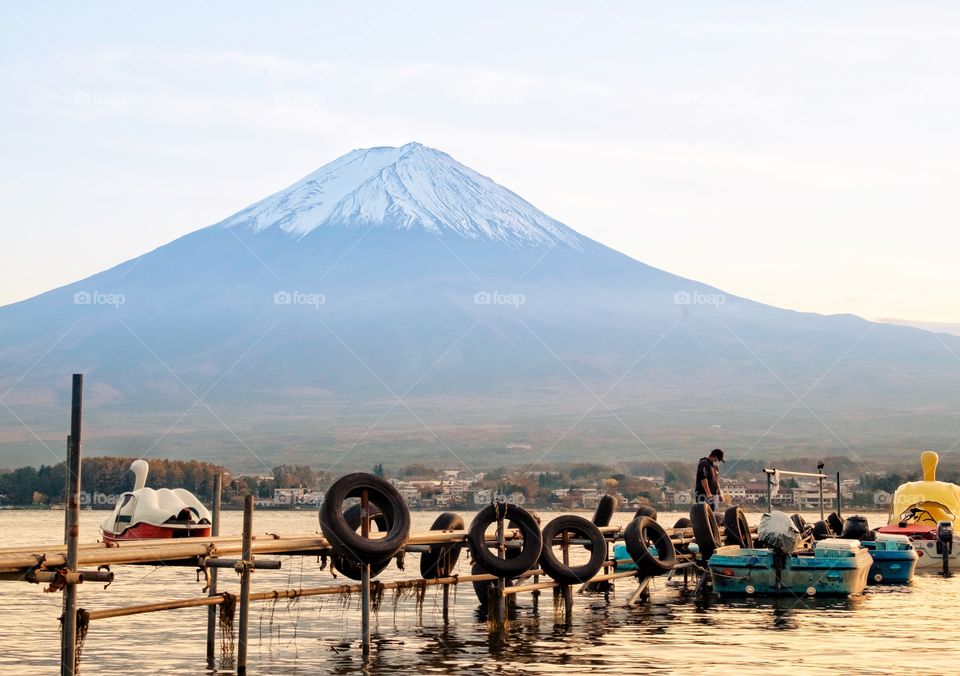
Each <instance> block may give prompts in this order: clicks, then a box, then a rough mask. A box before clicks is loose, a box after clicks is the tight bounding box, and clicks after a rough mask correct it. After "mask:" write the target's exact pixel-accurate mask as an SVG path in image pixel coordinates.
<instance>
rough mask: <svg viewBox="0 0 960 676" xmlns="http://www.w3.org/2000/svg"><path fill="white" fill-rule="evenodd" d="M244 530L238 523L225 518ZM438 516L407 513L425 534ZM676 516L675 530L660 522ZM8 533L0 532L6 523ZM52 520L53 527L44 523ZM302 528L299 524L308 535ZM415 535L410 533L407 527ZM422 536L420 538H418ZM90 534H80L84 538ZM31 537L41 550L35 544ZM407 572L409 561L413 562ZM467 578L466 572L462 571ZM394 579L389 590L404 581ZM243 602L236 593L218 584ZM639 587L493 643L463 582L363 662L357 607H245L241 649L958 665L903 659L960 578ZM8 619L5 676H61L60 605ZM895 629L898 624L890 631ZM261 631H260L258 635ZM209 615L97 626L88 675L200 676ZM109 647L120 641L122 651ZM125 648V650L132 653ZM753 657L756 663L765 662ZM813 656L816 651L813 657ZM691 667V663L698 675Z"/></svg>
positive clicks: (326, 666) (392, 669) (938, 625)
mask: <svg viewBox="0 0 960 676" xmlns="http://www.w3.org/2000/svg"><path fill="white" fill-rule="evenodd" d="M16 516H18V515H5V514H3V513H0V537H7V538H8V539H12V540H16V538H17V537H24V536H23V535H22V533H21V532H20V531H21V530H22V529H21V524H20V522H18V521H16ZM90 516H91V517H92V518H88V515H87V514H86V513H84V514H83V515H82V518H83V519H86V521H82V524H85V525H83V526H82V527H92V528H94V529H95V527H96V523H97V521H98V517H99V515H97V514H96V513H93V514H91V515H90ZM227 516H228V518H231V519H233V518H236V519H237V522H236V523H233V524H232V525H228V530H230V528H233V529H234V530H236V529H237V528H238V527H239V521H238V520H239V515H238V514H235V513H228V514H227ZM434 516H435V515H419V514H418V515H415V518H418V519H419V518H421V517H422V519H423V520H424V521H425V522H426V526H423V524H420V526H423V527H424V528H425V527H427V526H429V523H430V522H431V521H432V518H433V517H434ZM56 517H57V515H55V514H50V515H49V516H47V515H44V514H42V513H34V514H31V518H32V519H35V524H36V525H37V527H39V528H40V529H41V530H42V529H43V528H47V531H48V533H47V535H46V536H45V537H46V539H48V540H52V539H55V538H56V537H57V534H58V533H59V534H60V536H61V537H62V520H61V519H62V515H61V517H60V518H59V519H58V518H56ZM665 518H669V517H665ZM4 519H6V521H4ZM45 519H47V521H45ZM258 519H260V522H259V523H260V524H261V526H260V527H261V528H262V529H263V530H264V531H266V530H273V531H278V532H294V531H309V530H313V529H314V528H315V515H312V514H302V515H300V514H263V515H258ZM297 519H302V523H301V522H298V521H297ZM415 526H416V524H415ZM418 527H419V526H418ZM88 535H89V534H88ZM31 539H35V538H34V536H31ZM302 563H303V565H302V566H301V561H299V560H297V559H293V560H290V561H285V562H284V566H285V568H284V572H281V573H270V572H268V571H264V572H263V573H258V575H257V578H256V580H255V585H257V590H258V591H259V590H263V589H274V588H283V587H284V586H287V585H289V586H298V585H303V586H315V585H319V584H327V583H329V582H330V576H329V571H319V570H316V564H315V562H313V561H309V560H307V561H303V562H302ZM408 567H409V563H408ZM116 572H117V574H118V576H117V581H116V582H115V583H114V584H113V585H111V587H110V589H109V590H106V591H104V590H102V589H100V588H99V587H97V586H95V585H91V586H90V587H89V588H86V587H85V588H83V589H81V591H80V594H81V603H82V605H83V606H84V607H86V608H89V609H98V608H105V607H114V606H118V605H125V604H131V603H143V602H147V601H150V600H157V599H163V598H170V597H174V596H178V595H179V596H182V597H189V596H196V595H198V594H199V593H200V588H201V586H202V585H201V584H199V583H196V581H195V580H194V579H193V576H192V575H191V574H185V570H184V569H165V570H159V571H157V572H156V573H154V574H151V575H150V576H148V577H144V576H143V571H141V570H139V569H137V570H131V569H129V568H128V569H124V568H123V567H118V568H117V571H116ZM468 572H469V567H468V566H467V567H466V568H465V569H463V570H461V573H462V574H466V573H468ZM401 575H402V574H401V573H399V572H398V571H396V570H394V569H391V570H389V571H388V572H386V573H385V574H384V577H385V578H387V577H391V576H392V577H393V578H394V579H395V578H396V577H400V576H401ZM221 580H222V584H223V586H224V588H226V589H228V590H230V591H236V588H235V584H236V582H235V580H233V579H231V577H230V576H226V575H224V576H222V577H221ZM633 589H634V585H633V584H632V583H631V582H628V581H621V582H619V583H618V584H617V586H616V589H615V590H614V591H613V592H612V593H610V594H609V596H604V595H603V594H596V595H583V596H577V598H576V601H575V612H574V616H573V618H572V622H571V623H570V624H569V625H564V624H562V623H561V624H557V623H556V616H555V614H554V608H553V597H552V594H551V592H549V591H546V592H544V594H543V595H542V596H541V597H540V604H539V611H538V612H535V611H534V608H533V603H532V599H531V596H530V595H529V594H522V595H520V597H519V603H518V605H517V606H516V608H514V609H513V610H511V612H510V624H509V626H508V628H507V629H506V631H505V632H503V633H499V634H497V633H493V634H491V632H490V628H489V625H488V623H487V615H486V613H485V612H484V611H483V610H481V609H480V607H479V605H478V603H477V599H476V596H475V594H474V591H473V589H472V587H471V586H470V585H467V584H464V585H462V586H461V587H460V588H459V589H457V590H456V592H455V593H453V594H451V597H452V598H451V612H450V622H449V623H447V624H444V622H443V619H442V613H441V609H442V603H441V596H440V594H439V593H434V592H431V593H429V594H428V596H427V598H426V602H425V604H424V606H423V609H422V610H423V612H422V614H421V613H420V612H419V611H418V610H417V609H416V607H415V604H414V601H413V600H412V599H402V600H400V601H399V602H397V603H396V604H394V599H393V597H392V596H390V597H388V598H386V599H384V603H383V606H382V608H381V609H380V612H379V613H378V614H377V615H376V616H375V618H374V619H375V621H374V623H373V633H372V640H373V650H372V654H371V656H370V657H369V658H368V659H366V660H365V659H364V658H363V656H362V654H361V650H360V643H359V640H358V637H359V629H360V628H359V612H358V610H357V605H356V602H355V599H354V600H341V599H334V598H326V599H316V600H310V599H307V598H304V599H301V600H299V602H298V603H297V604H291V605H287V604H285V603H284V602H281V603H280V604H278V605H276V606H274V607H271V606H270V605H269V604H256V605H255V606H253V612H254V615H253V617H252V622H251V626H252V630H253V631H252V633H251V637H250V660H251V663H250V670H251V672H252V673H284V674H310V675H314V674H356V673H367V674H395V673H417V674H422V675H427V674H434V673H451V672H456V673H469V674H485V673H526V674H552V673H557V672H559V671H563V672H565V673H575V672H584V671H589V672H592V673H607V672H617V673H637V672H651V673H685V672H690V671H694V670H700V665H699V663H698V662H697V661H696V660H697V657H696V655H694V656H693V657H691V656H692V655H693V653H692V652H691V649H690V648H691V646H694V645H696V646H698V647H699V650H698V651H696V654H697V655H700V656H703V655H708V656H709V660H710V664H711V666H710V668H709V669H708V670H713V671H716V672H717V673H730V672H734V671H735V672H736V673H738V674H744V675H747V676H751V675H763V676H768V675H769V674H770V673H771V671H776V670H777V669H778V668H782V666H783V664H785V663H789V664H791V665H792V666H793V667H795V668H796V669H797V670H798V671H802V672H803V673H804V674H806V673H814V674H831V675H832V676H835V674H836V672H837V665H838V664H842V665H844V666H843V672H844V673H854V672H855V671H856V669H858V668H860V669H863V670H865V671H870V670H871V669H870V668H869V667H870V665H866V664H863V663H862V662H863V660H862V656H863V655H867V654H869V655H870V656H871V665H872V668H874V670H875V666H876V665H878V664H882V665H883V668H884V670H885V671H887V672H890V673H899V672H906V671H908V670H909V671H910V672H914V671H917V670H918V666H917V665H918V664H919V665H922V667H921V668H919V670H920V671H924V672H937V673H953V672H955V671H956V664H957V663H958V661H960V647H958V645H957V644H956V642H955V641H945V642H941V641H929V642H913V643H911V646H910V651H905V650H903V648H902V646H903V634H904V629H903V628H904V627H909V633H910V635H911V636H912V635H918V636H941V635H943V633H944V627H945V626H952V625H951V624H949V623H950V622H951V621H952V618H953V616H954V615H955V614H956V611H955V608H956V604H957V601H958V600H960V578H953V579H943V578H940V577H937V576H923V577H918V579H917V581H916V582H915V584H914V585H913V586H910V587H871V588H869V589H868V590H867V593H865V594H864V595H863V596H861V597H858V598H854V599H849V600H846V599H828V598H782V599H770V598H753V599H712V598H707V599H705V598H701V597H698V596H694V595H692V594H691V590H690V588H687V589H684V588H683V586H682V585H681V584H679V581H678V583H677V584H668V583H667V582H666V581H665V580H658V581H657V582H656V584H655V585H654V586H653V588H652V600H651V602H649V603H645V604H641V605H639V606H634V607H630V608H627V607H626V600H627V598H628V597H629V595H630V592H631V591H632V590H633ZM0 594H2V596H0V603H2V607H3V610H4V621H3V632H0V673H2V674H7V673H9V674H20V673H27V672H30V673H54V672H55V671H56V668H57V664H58V662H57V657H58V654H57V640H58V636H57V629H56V620H55V618H56V617H57V615H58V614H59V612H60V606H59V599H58V598H56V597H55V596H54V595H50V594H43V593H42V590H40V589H39V588H36V587H34V586H28V585H24V586H22V587H21V586H15V585H12V583H11V585H7V586H3V587H0ZM891 617H895V618H896V619H897V621H896V622H891V621H890V618H891ZM258 627H260V629H259V631H258ZM205 628H206V613H205V612H193V611H192V610H185V611H178V612H171V613H158V614H154V615H148V616H139V617H133V618H127V619H124V620H116V621H114V620H106V621H104V622H102V623H95V624H94V625H93V626H92V628H91V631H90V634H89V635H88V637H87V641H86V645H85V648H84V653H83V660H82V663H81V664H82V667H83V670H84V671H85V672H86V673H96V674H117V675H119V674H124V675H125V674H130V673H159V672H169V673H176V674H209V673H210V672H208V671H207V670H206V669H205V666H204V665H205V655H204V653H205V651H204V645H203V638H202V637H203V634H204V632H205ZM118 636H123V637H124V640H123V641H121V642H118V640H117V638H118ZM127 637H132V638H130V640H127ZM760 646H762V647H763V650H759V649H758V648H759V647H760ZM811 646H816V648H817V649H816V650H810V647H811ZM692 660H693V661H692Z"/></svg>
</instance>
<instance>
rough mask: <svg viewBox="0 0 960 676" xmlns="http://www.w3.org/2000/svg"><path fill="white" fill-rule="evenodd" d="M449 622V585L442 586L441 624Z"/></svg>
mask: <svg viewBox="0 0 960 676" xmlns="http://www.w3.org/2000/svg"><path fill="white" fill-rule="evenodd" d="M449 621H450V585H448V584H445V585H443V623H444V624H446V623H447V622H449Z"/></svg>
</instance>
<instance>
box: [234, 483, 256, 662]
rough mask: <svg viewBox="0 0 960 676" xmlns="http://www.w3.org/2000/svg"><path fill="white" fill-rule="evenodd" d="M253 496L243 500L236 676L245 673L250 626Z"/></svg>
mask: <svg viewBox="0 0 960 676" xmlns="http://www.w3.org/2000/svg"><path fill="white" fill-rule="evenodd" d="M252 542H253V496H252V495H247V496H246V497H245V498H244V501H243V546H242V552H243V554H242V556H243V562H242V564H243V571H242V572H241V574H240V628H239V630H238V636H237V643H238V646H237V676H245V675H246V673H247V633H248V630H249V627H250V573H251V568H252V567H253V565H252V564H253V553H252V552H251V549H252Z"/></svg>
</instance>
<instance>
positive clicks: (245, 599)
mask: <svg viewBox="0 0 960 676" xmlns="http://www.w3.org/2000/svg"><path fill="white" fill-rule="evenodd" d="M82 384H83V379H82V376H80V375H75V376H74V382H73V406H72V414H71V434H70V437H69V440H68V462H67V468H68V484H69V485H68V491H67V495H68V499H67V506H66V510H65V514H64V518H65V543H64V544H60V543H51V544H48V545H38V546H27V547H14V548H0V581H8V582H27V583H34V584H46V585H48V586H47V590H48V591H62V594H63V615H62V616H61V617H60V621H61V626H62V630H63V631H62V641H61V674H62V675H64V676H74V675H75V674H76V673H78V669H79V658H80V650H79V648H80V647H82V638H83V637H84V636H85V635H86V633H87V631H88V630H89V628H90V626H91V624H92V623H95V622H101V621H104V620H109V619H112V618H118V617H128V616H131V615H138V614H143V613H153V612H161V611H169V610H180V609H187V608H206V609H207V610H206V612H207V613H208V622H207V636H206V639H207V651H206V657H207V664H208V667H210V668H215V667H216V664H215V658H216V655H215V650H214V646H215V644H216V632H217V628H218V625H220V626H223V625H222V624H221V623H220V622H218V619H222V618H223V617H224V614H227V615H228V616H229V620H230V621H229V622H228V623H227V625H228V626H230V627H231V629H230V632H231V636H232V631H233V630H232V618H233V615H234V612H236V614H238V616H239V622H238V626H237V637H236V647H237V650H236V668H237V673H238V674H245V673H246V672H247V640H248V627H249V613H250V611H249V607H250V603H252V602H261V601H275V600H277V599H284V598H286V599H294V598H304V597H312V596H328V595H341V596H342V595H347V594H359V595H360V608H361V612H362V630H361V632H362V636H361V643H362V646H363V650H364V653H365V654H367V653H368V652H369V650H370V613H371V609H372V607H373V610H374V611H375V610H376V607H375V605H374V604H373V602H372V599H378V598H381V597H382V592H383V591H384V590H390V589H392V590H399V591H403V590H416V591H417V592H418V593H420V594H422V593H423V590H425V589H426V588H427V587H435V586H439V587H441V588H442V589H443V619H444V621H447V619H448V617H449V604H450V594H449V590H450V587H452V586H456V585H459V584H461V583H469V584H472V583H474V582H485V581H489V582H495V583H496V584H493V585H490V598H489V599H488V607H489V615H488V616H489V621H490V626H491V631H499V632H502V631H505V630H506V628H507V625H508V616H507V606H508V604H507V600H508V599H509V598H510V597H513V596H516V595H517V594H524V593H530V594H532V595H533V602H534V605H535V606H536V604H537V600H538V597H539V594H540V592H541V591H543V590H547V589H553V590H554V594H555V600H556V601H557V603H556V604H555V608H558V609H561V610H560V611H559V612H558V615H557V621H558V622H563V623H570V622H571V621H572V613H573V598H574V590H573V586H572V585H571V584H561V583H560V582H557V581H555V580H553V579H549V578H547V577H545V574H544V571H543V570H541V569H537V568H534V569H531V570H528V571H526V572H525V573H523V574H521V575H520V576H519V579H520V584H517V585H515V586H507V585H505V584H504V579H503V578H502V577H497V576H495V575H490V574H475V575H445V576H443V577H438V578H430V579H424V578H412V579H403V580H392V581H385V582H379V581H376V580H371V579H370V565H369V564H366V565H363V564H362V565H361V573H362V574H361V580H360V582H359V583H358V584H352V583H350V584H342V583H341V584H337V583H335V582H334V583H331V584H329V585H324V586H320V587H311V588H296V589H274V590H269V591H256V592H255V591H253V590H252V589H251V581H252V580H251V576H252V574H253V573H254V572H255V571H264V572H267V571H270V570H277V569H279V568H280V567H281V562H280V561H279V560H277V559H275V558H274V557H276V556H281V555H282V556H317V557H332V556H333V555H335V554H337V552H336V548H335V547H334V546H333V545H332V544H331V542H329V541H328V540H327V538H325V537H324V536H323V535H322V534H320V533H288V534H282V533H268V534H261V535H255V534H254V528H253V522H254V507H253V496H247V497H246V500H245V504H244V514H243V531H242V533H240V534H239V535H220V534H219V532H220V530H219V529H220V523H219V522H220V506H219V493H220V491H219V488H220V486H219V485H218V486H216V487H215V495H216V496H217V498H216V502H215V504H214V508H213V512H212V516H213V523H212V529H211V535H210V536H209V537H189V538H180V539H168V540H139V541H124V542H87V543H81V542H80V541H79V508H80V501H79V494H80V473H81V462H80V456H81V448H82V446H81V438H82V429H81V427H82V426H81V424H80V421H81V411H82V409H81V402H82ZM217 483H218V484H219V483H220V481H219V477H218V481H217ZM365 504H366V503H365V502H364V505H365ZM363 514H364V515H365V516H364V519H365V522H364V527H363V534H364V536H369V537H373V538H375V537H378V535H377V534H369V528H368V519H369V517H368V516H366V515H367V514H368V511H367V509H366V507H365V506H364V510H363ZM599 530H600V532H601V533H602V534H603V536H604V538H605V539H606V541H607V542H614V541H616V540H617V539H619V538H621V537H622V536H623V531H622V529H621V528H619V527H614V526H608V527H603V528H600V529H599ZM668 533H669V538H670V540H671V542H672V543H673V544H674V545H675V546H676V547H677V548H678V549H680V550H682V548H683V547H685V545H687V544H689V543H690V542H691V541H692V531H690V530H689V529H670V530H669V531H668ZM520 537H521V533H520V531H519V530H516V529H511V528H509V527H508V525H507V524H505V523H504V519H503V517H502V516H501V517H500V518H499V521H498V523H497V536H496V537H493V538H490V537H488V538H487V544H488V545H490V546H491V547H493V548H499V551H500V556H501V557H502V556H504V552H505V545H506V543H509V542H510V541H512V540H514V539H519V538H520ZM595 537H599V536H595ZM467 539H468V531H466V530H445V531H441V530H431V531H427V532H419V533H411V534H409V536H408V537H407V538H406V540H405V542H404V544H403V547H402V550H401V551H402V553H404V554H405V553H421V554H422V553H424V552H426V551H428V550H429V548H430V546H431V545H438V544H450V545H457V544H459V545H463V544H464V543H465V542H466V541H467ZM583 544H585V543H584V542H583V541H577V540H571V539H569V538H568V537H567V536H566V535H564V537H563V540H562V542H561V541H560V540H559V539H558V540H557V541H556V542H553V543H547V544H546V545H545V546H555V545H559V546H561V547H562V550H563V561H564V563H567V561H568V559H567V556H568V548H569V547H572V546H578V545H583ZM616 563H617V562H616V561H613V560H610V559H609V558H608V560H606V561H604V562H603V566H602V570H601V572H600V573H599V574H597V575H594V576H593V577H592V578H591V579H590V580H582V582H583V583H584V584H583V585H582V586H581V587H580V591H584V590H585V589H589V588H590V586H592V585H590V583H594V584H595V583H602V582H611V581H614V580H626V579H629V578H633V579H636V581H637V587H636V589H635V590H633V591H632V593H631V594H630V596H629V599H628V603H629V604H634V603H636V602H638V601H639V600H641V599H643V598H646V596H647V593H648V586H649V583H650V580H651V579H652V578H651V577H644V576H641V574H640V573H639V572H637V571H635V570H629V571H622V570H621V571H617V570H616ZM134 565H168V566H174V567H182V568H184V569H185V570H189V571H190V572H191V573H192V572H193V570H194V569H199V570H200V571H201V572H202V573H204V574H205V576H206V582H207V585H206V587H205V590H206V591H207V595H206V596H198V597H194V598H188V599H177V600H169V601H158V602H155V603H148V604H140V605H131V606H121V607H115V608H106V609H102V610H90V611H88V610H85V609H83V608H82V607H80V605H79V603H78V591H79V588H80V587H81V585H82V584H83V583H84V582H106V583H109V582H111V581H113V579H114V576H115V575H117V574H118V571H116V570H114V567H118V566H119V567H122V566H134ZM676 567H677V569H682V570H683V571H684V579H686V576H687V572H688V571H689V570H697V566H696V564H695V563H694V562H693V560H692V559H690V557H688V556H681V558H680V559H679V560H678V564H677V566H676ZM220 568H231V569H233V570H234V571H235V572H236V573H237V574H238V575H239V576H240V592H239V594H236V595H234V594H230V593H226V592H219V591H218V589H217V572H218V570H219V569H220ZM120 574H122V573H120ZM561 600H562V603H561V602H560V601H561ZM218 613H220V615H219V617H218ZM223 638H224V637H223V636H221V639H223ZM78 639H79V640H78Z"/></svg>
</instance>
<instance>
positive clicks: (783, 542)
mask: <svg viewBox="0 0 960 676" xmlns="http://www.w3.org/2000/svg"><path fill="white" fill-rule="evenodd" d="M757 535H758V536H759V539H760V542H762V543H763V544H764V545H766V546H767V547H769V548H770V549H776V550H778V551H781V552H784V553H785V554H792V553H793V550H795V549H796V548H797V544H798V543H799V542H800V531H799V530H797V527H796V525H794V523H793V521H791V520H790V517H789V516H788V515H787V514H785V513H784V512H770V513H769V514H764V515H763V516H761V517H760V526H759V527H758V528H757Z"/></svg>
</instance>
